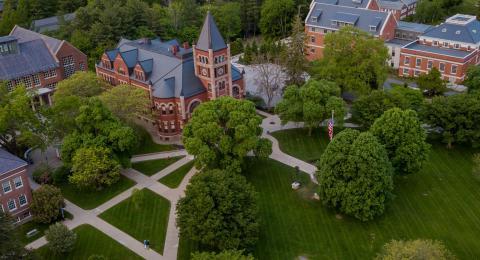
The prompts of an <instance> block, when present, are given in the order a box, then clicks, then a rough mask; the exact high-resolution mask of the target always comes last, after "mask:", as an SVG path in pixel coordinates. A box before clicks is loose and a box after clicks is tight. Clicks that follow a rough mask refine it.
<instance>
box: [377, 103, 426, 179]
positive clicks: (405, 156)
mask: <svg viewBox="0 0 480 260" xmlns="http://www.w3.org/2000/svg"><path fill="white" fill-rule="evenodd" d="M370 131H371V133H372V134H373V135H375V136H376V137H377V138H378V140H379V141H380V143H382V144H383V145H384V146H385V148H386V149H387V153H388V157H389V159H390V162H391V163H392V165H393V167H394V169H395V172H396V173H399V174H410V173H415V172H418V171H419V170H421V168H422V166H423V163H424V162H425V161H426V160H427V158H428V152H429V147H430V145H429V144H428V143H427V141H426V139H427V134H426V132H425V130H424V129H423V127H422V124H421V122H420V120H419V119H418V117H417V113H416V112H415V111H413V110H401V109H400V108H393V109H390V110H388V111H386V112H385V113H384V114H383V115H382V116H381V117H380V118H378V119H377V120H375V123H374V124H373V125H372V127H371V128H370Z"/></svg>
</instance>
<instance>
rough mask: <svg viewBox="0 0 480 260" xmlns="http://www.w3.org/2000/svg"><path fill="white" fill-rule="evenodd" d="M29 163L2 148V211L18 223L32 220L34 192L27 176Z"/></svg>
mask: <svg viewBox="0 0 480 260" xmlns="http://www.w3.org/2000/svg"><path fill="white" fill-rule="evenodd" d="M27 165H28V164H27V163H26V162H25V161H24V160H22V159H20V158H18V157H17V156H15V155H13V154H11V153H9V152H7V151H6V150H4V149H2V148H0V184H1V190H0V210H1V211H3V212H5V213H7V214H9V215H11V216H12V217H13V218H14V219H15V220H16V221H17V222H23V221H27V220H29V219H30V217H31V214H30V210H29V207H28V206H29V202H30V201H31V200H32V192H31V189H30V183H29V181H28V175H27Z"/></svg>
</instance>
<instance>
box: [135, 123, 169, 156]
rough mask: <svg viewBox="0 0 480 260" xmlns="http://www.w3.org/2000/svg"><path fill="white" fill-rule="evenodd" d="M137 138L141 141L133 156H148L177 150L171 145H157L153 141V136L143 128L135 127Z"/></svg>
mask: <svg viewBox="0 0 480 260" xmlns="http://www.w3.org/2000/svg"><path fill="white" fill-rule="evenodd" d="M135 131H136V133H137V136H138V137H139V139H140V143H139V144H138V147H137V148H136V149H135V150H134V151H133V154H147V153H158V152H165V151H171V150H175V147H174V146H173V145H170V144H157V143H155V142H154V141H153V140H152V136H151V135H150V134H149V133H148V132H147V130H145V129H144V128H143V127H142V126H137V127H135Z"/></svg>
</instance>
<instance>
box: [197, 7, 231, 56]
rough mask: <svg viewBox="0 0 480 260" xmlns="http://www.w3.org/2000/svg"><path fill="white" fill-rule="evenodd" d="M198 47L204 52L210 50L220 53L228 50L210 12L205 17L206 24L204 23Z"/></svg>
mask: <svg viewBox="0 0 480 260" xmlns="http://www.w3.org/2000/svg"><path fill="white" fill-rule="evenodd" d="M196 47H197V49H200V50H202V51H208V50H209V49H212V50H213V51H218V50H222V49H225V48H227V45H226V44H225V40H224V39H223V37H222V34H221V33H220V31H219V30H218V27H217V25H216V24H215V20H214V19H213V16H212V14H210V11H208V13H207V17H205V22H204V23H203V28H202V32H201V33H200V37H199V38H198V43H197V46H196Z"/></svg>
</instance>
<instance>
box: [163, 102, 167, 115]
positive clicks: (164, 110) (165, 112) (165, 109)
mask: <svg viewBox="0 0 480 260" xmlns="http://www.w3.org/2000/svg"><path fill="white" fill-rule="evenodd" d="M166 114H167V107H166V106H165V105H164V104H162V115H166Z"/></svg>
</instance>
